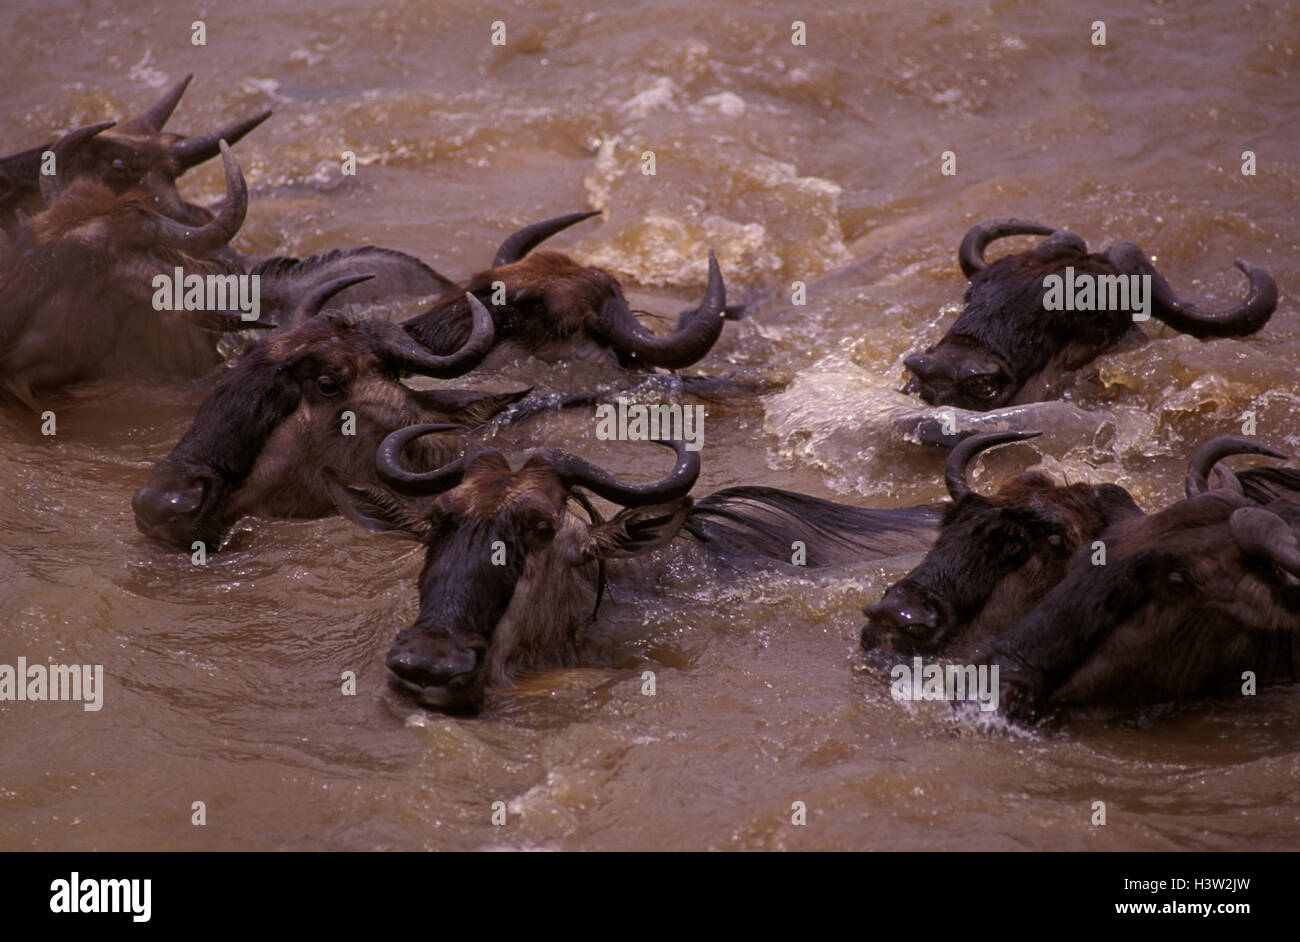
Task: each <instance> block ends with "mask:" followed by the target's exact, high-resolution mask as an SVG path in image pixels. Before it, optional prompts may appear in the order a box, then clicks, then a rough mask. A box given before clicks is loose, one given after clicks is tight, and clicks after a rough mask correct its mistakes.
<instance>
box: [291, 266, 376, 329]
mask: <svg viewBox="0 0 1300 942" xmlns="http://www.w3.org/2000/svg"><path fill="white" fill-rule="evenodd" d="M374 277H375V276H374V275H372V274H365V275H344V276H343V277H342V278H335V279H334V280H333V281H327V282H325V283H324V284H323V285H317V286H316V287H315V288H313V289H312V290H311V291H309V292H308V293H307V294H306V295H305V296H304V297H303V298H302V300H301V301H299V302H298V303H297V305H296V306H295V307H294V310H293V315H292V316H291V317H290V319H289V323H291V324H301V323H302V322H303V321H305V320H308V319H309V318H312V317H315V316H316V315H317V314H319V313H320V309H321V308H323V307H324V306H325V302H326V301H328V300H329V299H330V298H332V297H334V295H336V294H338V293H339V292H340V291H342V290H343V289H344V288H347V287H350V286H352V285H355V284H360V283H361V282H363V281H369V280H370V279H372V278H374Z"/></svg>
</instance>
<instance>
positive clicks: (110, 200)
mask: <svg viewBox="0 0 1300 942" xmlns="http://www.w3.org/2000/svg"><path fill="white" fill-rule="evenodd" d="M101 130H102V126H94V127H91V128H87V129H83V131H80V132H74V133H73V134H72V135H69V139H65V140H64V141H61V142H60V143H59V144H58V145H56V152H59V151H65V150H70V151H71V152H79V151H80V150H81V149H82V148H84V147H85V146H86V144H87V142H88V141H91V140H94V139H95V138H96V136H97V135H98V134H99V133H100V132H101ZM217 147H218V149H219V150H220V152H221V154H222V162H223V164H224V167H225V172H226V190H227V196H226V201H225V203H224V204H223V205H222V207H221V210H220V212H219V213H218V214H217V215H216V216H215V217H211V218H210V219H209V221H207V222H205V223H203V224H202V225H190V224H188V223H184V222H180V221H177V220H176V219H174V218H172V217H171V216H169V215H167V214H165V213H162V212H158V211H157V210H155V209H154V199H153V198H152V197H151V196H150V195H149V194H148V193H147V192H146V191H144V190H141V189H135V190H128V191H127V192H125V193H121V194H118V193H114V192H113V191H112V190H111V189H110V188H109V187H107V186H105V185H103V184H101V183H98V182H96V181H95V180H93V179H91V178H89V177H79V178H77V179H75V180H73V182H72V183H71V185H69V186H67V187H66V188H64V187H63V184H62V182H60V181H59V180H57V179H47V178H43V179H42V184H43V186H44V187H45V191H46V193H47V195H48V196H49V197H50V199H51V206H50V208H49V209H47V210H46V211H44V212H42V213H40V214H38V215H36V216H34V217H32V218H31V219H29V220H27V221H25V222H24V224H23V225H22V226H21V227H19V229H18V230H17V231H16V233H15V235H14V238H13V242H12V245H11V246H10V249H9V251H8V252H7V253H6V254H5V255H4V256H3V257H0V395H4V394H7V395H8V397H9V398H11V399H15V400H17V401H18V402H20V403H22V404H24V405H27V406H28V407H29V408H34V397H33V391H34V390H39V391H48V390H52V389H57V388H59V387H61V386H64V385H67V384H69V383H73V382H77V381H81V380H89V379H97V378H101V377H105V376H131V377H183V378H191V377H198V376H202V375H204V374H205V373H207V372H208V371H210V370H211V369H212V368H213V367H214V366H216V365H217V364H219V363H220V362H221V355H220V354H219V353H218V347H217V337H216V332H222V331H241V330H248V329H252V328H257V329H263V330H265V329H269V328H284V327H288V326H291V325H293V324H296V323H300V322H301V321H302V320H304V319H305V317H304V315H303V314H302V311H303V305H302V301H303V300H304V299H305V298H309V297H313V296H316V295H317V293H318V292H319V291H320V289H321V288H322V287H324V286H326V285H336V284H337V283H338V282H340V281H341V280H348V279H350V280H349V281H348V285H346V286H345V288H346V289H347V290H345V291H344V294H343V297H342V298H341V299H331V300H330V301H329V302H327V305H326V312H327V313H329V312H333V311H336V310H338V309H339V307H341V306H342V305H344V304H348V305H356V304H363V305H364V304H367V303H373V302H375V301H379V300H385V299H395V298H400V297H412V296H414V297H427V296H431V295H436V294H439V293H441V292H443V291H445V290H446V289H447V286H448V285H450V284H451V282H450V281H448V280H447V279H446V278H443V277H442V276H441V275H439V274H438V273H437V272H435V271H433V270H432V269H431V268H429V267H428V266H427V265H425V264H424V263H423V262H421V261H420V260H419V259H417V258H414V257H412V256H409V255H405V254H404V253H401V252H396V251H393V250H391V249H384V248H378V247H374V246H365V247H361V248H356V249H347V250H336V251H332V252H328V253H325V254H322V255H316V256H312V257H310V258H306V259H296V258H283V257H276V258H271V259H266V260H264V261H262V262H260V263H258V264H256V265H255V266H254V267H252V269H251V271H249V270H246V265H247V264H248V262H247V260H246V259H244V258H243V257H242V256H239V255H238V254H237V253H234V252H227V251H225V250H226V249H227V248H228V243H229V241H230V240H231V239H232V238H233V237H234V236H235V234H236V233H237V232H238V230H239V227H240V226H241V225H242V224H243V221H244V215H245V212H246V210H247V206H248V193H247V187H246V185H245V183H244V177H243V174H242V172H241V171H240V169H239V165H238V162H237V161H236V160H235V158H234V156H233V154H231V153H230V151H229V147H228V146H227V145H226V144H225V142H224V141H219V142H218V144H217ZM178 273H179V274H178ZM362 274H365V275H368V276H370V277H368V278H364V279H363V278H361V277H359V276H360V275H362ZM160 278H161V279H163V287H161V288H160V286H159V281H158V279H160ZM182 282H183V284H184V285H185V289H184V292H183V293H184V295H185V303H184V305H180V304H177V303H174V302H173V300H172V299H173V296H179V295H181V294H182V291H181V288H179V287H177V288H174V289H172V288H168V287H166V285H170V284H177V283H182ZM362 282H365V283H362ZM191 283H194V286H196V287H197V288H198V289H199V290H198V291H197V294H196V295H194V296H192V295H191V293H190V292H191ZM353 285H355V286H356V287H351V286H353ZM205 287H206V290H204V288H205ZM214 289H215V290H214ZM192 298H197V304H196V307H197V309H188V308H190V306H191V300H192ZM160 299H161V301H162V302H164V303H161V304H160V303H159V302H160ZM249 315H256V316H255V317H253V319H251V320H250V319H247V317H248V316H249Z"/></svg>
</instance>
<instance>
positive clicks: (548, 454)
mask: <svg viewBox="0 0 1300 942" xmlns="http://www.w3.org/2000/svg"><path fill="white" fill-rule="evenodd" d="M651 441H653V442H654V443H655V444H657V445H664V446H665V447H668V448H671V449H672V450H673V451H675V452H676V453H677V463H676V464H675V465H674V466H673V469H672V471H670V472H669V473H668V476H667V477H665V478H664V479H663V480H661V481H657V482H655V483H654V484H624V483H623V482H622V481H619V480H617V479H616V478H615V477H614V476H613V475H611V474H610V473H609V472H608V471H606V470H604V469H603V468H599V467H597V466H596V465H594V464H592V463H591V462H589V461H587V460H586V459H585V458H579V457H578V456H577V455H570V454H568V453H567V452H563V451H552V450H547V451H544V452H542V455H543V456H544V457H545V459H546V461H547V463H548V464H549V465H550V466H551V467H552V468H553V469H555V471H556V472H558V473H559V475H560V479H561V480H562V481H564V483H565V484H566V485H567V486H568V487H585V488H586V489H587V490H589V491H591V492H592V493H593V494H598V495H600V496H601V497H603V498H605V500H608V501H613V502H614V503H616V504H621V505H623V506H624V507H643V506H645V505H647V504H657V503H660V502H663V501H670V500H676V499H677V498H679V497H684V496H686V495H687V494H688V493H690V490H691V488H692V487H694V486H695V481H696V479H698V478H699V476H700V453H699V452H698V451H691V450H690V449H688V448H687V447H686V443H685V442H683V441H680V440H679V439H651Z"/></svg>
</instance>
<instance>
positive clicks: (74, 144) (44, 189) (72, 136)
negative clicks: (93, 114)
mask: <svg viewBox="0 0 1300 942" xmlns="http://www.w3.org/2000/svg"><path fill="white" fill-rule="evenodd" d="M115 124H117V122H116V121H104V122H102V123H100V124H88V125H86V127H84V128H76V129H74V130H71V131H69V132H68V133H67V134H65V135H63V137H61V138H59V140H58V143H57V144H55V145H54V174H53V175H52V176H46V175H45V174H43V173H42V174H41V175H40V177H41V197H42V198H43V199H44V200H45V202H46V204H47V205H48V204H52V203H53V202H54V201H55V200H57V199H58V198H59V194H60V193H62V192H63V186H64V183H65V174H64V170H65V168H66V166H67V163H68V158H69V157H71V156H72V155H73V154H75V153H76V152H77V150H78V149H79V148H80V147H81V145H83V144H85V143H86V141H88V140H90V139H91V138H92V137H94V136H95V135H96V134H98V133H99V132H100V131H107V130H108V129H109V128H111V127H113V125H115Z"/></svg>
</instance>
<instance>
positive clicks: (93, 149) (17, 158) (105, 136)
mask: <svg viewBox="0 0 1300 942" xmlns="http://www.w3.org/2000/svg"><path fill="white" fill-rule="evenodd" d="M192 78H193V76H192V75H190V76H186V77H185V78H184V79H182V80H181V81H179V82H177V83H176V84H175V85H173V86H172V87H171V88H169V89H168V90H167V91H166V92H165V93H164V94H163V96H162V98H160V99H159V100H158V101H157V102H156V103H155V104H154V105H152V106H151V107H150V108H148V109H146V110H145V111H143V112H142V113H140V114H139V115H136V116H134V117H132V118H130V119H129V120H126V121H123V122H122V123H120V124H116V125H112V124H110V125H106V126H105V130H104V132H103V133H100V134H97V135H94V136H83V135H81V132H84V131H85V130H86V129H78V130H76V131H72V132H70V133H69V135H67V136H65V137H64V138H63V139H61V141H60V142H59V143H58V144H55V145H53V147H51V145H49V144H46V145H42V146H40V147H35V148H31V149H29V150H26V151H23V152H22V153H19V154H14V155H12V156H10V157H4V158H0V228H3V229H5V230H6V231H9V230H12V229H13V228H15V227H16V226H17V224H18V221H19V215H18V210H19V209H21V210H23V211H24V212H25V213H26V214H28V215H35V214H36V213H38V212H40V211H41V210H43V209H45V208H46V207H47V206H48V205H49V202H50V197H51V195H52V193H51V190H50V186H51V184H52V183H54V184H56V185H57V186H60V187H66V186H68V185H69V184H71V182H72V181H73V180H76V179H81V178H86V179H90V180H92V181H94V182H96V183H99V184H101V185H103V186H105V187H107V188H108V189H109V190H110V191H112V192H114V193H119V194H120V193H126V192H128V191H131V190H134V191H137V193H140V194H144V195H145V196H147V198H148V199H149V200H150V206H151V207H152V208H153V209H154V210H156V211H157V212H160V213H162V214H163V215H166V216H170V217H171V218H173V219H177V220H180V221H182V222H186V223H188V224H190V225H201V224H203V223H204V222H207V221H208V220H209V219H210V218H211V214H210V213H208V212H207V211H206V210H203V209H201V208H199V207H197V206H194V205H192V204H189V203H186V202H185V201H184V200H183V199H182V198H181V196H180V194H179V193H178V192H177V189H176V180H177V178H178V177H179V176H180V175H181V174H183V173H185V172H186V171H187V170H189V169H191V168H193V167H195V166H197V165H198V164H200V163H202V162H204V161H206V160H210V159H211V158H213V157H216V156H217V155H218V153H219V145H220V142H221V141H223V140H224V141H225V142H226V143H227V144H230V145H233V144H234V143H235V142H236V141H238V140H239V139H240V138H242V137H243V136H244V135H245V134H247V133H248V132H249V131H251V130H253V129H254V128H255V127H257V126H258V125H259V124H261V123H262V122H263V121H265V120H266V119H267V117H269V116H270V114H271V112H270V111H263V112H260V113H259V114H256V115H254V116H252V117H251V118H246V119H244V120H242V121H237V122H234V123H232V124H230V125H229V126H227V127H224V128H222V129H220V130H218V131H213V132H211V133H209V134H203V135H200V136H197V137H185V136H184V135H180V134H173V133H170V132H165V131H164V130H163V126H164V125H165V124H166V123H167V119H168V118H169V117H171V114H172V112H173V111H174V110H175V108H176V105H177V103H178V102H179V101H180V98H181V95H182V94H184V92H185V89H186V87H187V86H188V85H189V83H190V80H191V79H192ZM51 150H52V151H53V153H54V154H55V171H56V172H55V175H54V176H53V177H48V176H43V175H42V174H41V164H42V158H43V155H44V154H45V153H46V152H47V151H51ZM55 193H57V191H55Z"/></svg>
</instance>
